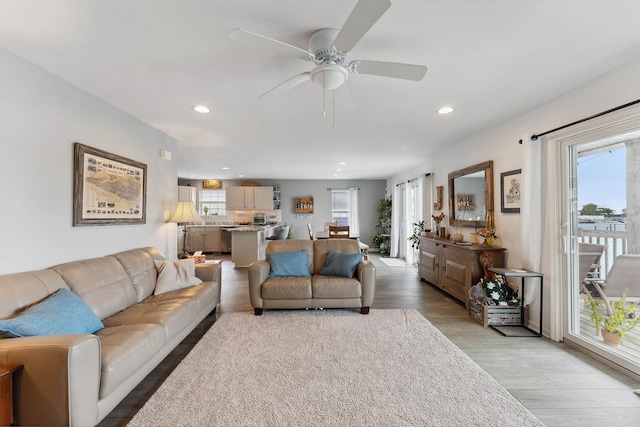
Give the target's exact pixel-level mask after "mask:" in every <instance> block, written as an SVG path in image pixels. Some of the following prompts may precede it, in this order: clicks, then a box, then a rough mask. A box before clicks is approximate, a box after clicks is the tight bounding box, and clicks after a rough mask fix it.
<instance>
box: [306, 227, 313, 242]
mask: <svg viewBox="0 0 640 427" xmlns="http://www.w3.org/2000/svg"><path fill="white" fill-rule="evenodd" d="M307 230H309V239H310V240H313V229H312V228H311V224H307Z"/></svg>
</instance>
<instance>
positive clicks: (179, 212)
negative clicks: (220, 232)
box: [169, 202, 202, 259]
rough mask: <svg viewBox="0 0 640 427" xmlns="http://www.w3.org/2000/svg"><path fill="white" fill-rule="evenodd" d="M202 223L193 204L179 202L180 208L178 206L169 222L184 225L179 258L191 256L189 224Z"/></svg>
mask: <svg viewBox="0 0 640 427" xmlns="http://www.w3.org/2000/svg"><path fill="white" fill-rule="evenodd" d="M198 221H200V222H201V221H202V218H200V215H198V211H197V210H196V207H195V205H194V204H193V202H178V206H176V212H175V213H174V214H173V216H172V217H171V219H170V220H169V222H175V223H178V224H183V226H184V230H183V232H182V238H183V242H182V251H181V252H180V255H179V256H178V257H179V258H181V259H182V258H186V257H187V256H188V255H189V254H188V253H187V250H188V249H189V248H188V247H187V223H189V222H198Z"/></svg>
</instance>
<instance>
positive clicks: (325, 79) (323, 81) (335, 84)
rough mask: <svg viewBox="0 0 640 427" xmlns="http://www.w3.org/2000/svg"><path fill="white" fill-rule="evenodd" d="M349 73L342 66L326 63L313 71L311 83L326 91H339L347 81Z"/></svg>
mask: <svg viewBox="0 0 640 427" xmlns="http://www.w3.org/2000/svg"><path fill="white" fill-rule="evenodd" d="M348 77H349V72H348V71H347V69H346V68H344V67H343V66H342V65H338V64H331V63H324V64H320V65H318V66H316V67H315V68H314V69H313V70H312V71H311V81H313V82H314V83H315V84H317V85H318V86H321V87H322V88H324V89H325V90H333V89H337V88H339V87H340V86H342V84H343V83H344V82H346V81H347V78H348Z"/></svg>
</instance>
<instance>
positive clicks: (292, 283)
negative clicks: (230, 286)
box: [249, 239, 376, 315]
mask: <svg viewBox="0 0 640 427" xmlns="http://www.w3.org/2000/svg"><path fill="white" fill-rule="evenodd" d="M301 251H306V257H307V262H306V264H307V267H308V275H305V276H289V277H282V276H275V277H274V276H273V271H272V266H271V264H270V257H271V255H272V254H274V253H275V254H277V253H294V252H301ZM330 253H334V254H335V253H337V254H346V255H353V256H357V255H356V254H358V255H360V248H359V246H358V242H357V240H352V239H321V240H313V241H312V240H274V241H271V242H269V244H268V245H267V249H266V254H267V259H266V260H260V261H256V262H254V263H252V264H251V265H250V266H249V296H250V299H251V305H252V307H253V308H254V312H255V314H256V315H260V314H262V313H263V310H264V309H296V308H360V311H361V313H363V314H367V313H369V309H370V307H371V304H372V303H373V297H374V293H375V284H376V268H375V266H374V265H373V264H372V263H371V262H370V261H367V260H361V261H360V262H359V263H358V264H357V266H356V267H355V272H354V274H353V277H346V276H337V275H326V274H321V273H323V269H324V267H325V264H326V262H327V258H328V257H330V255H329V254H330Z"/></svg>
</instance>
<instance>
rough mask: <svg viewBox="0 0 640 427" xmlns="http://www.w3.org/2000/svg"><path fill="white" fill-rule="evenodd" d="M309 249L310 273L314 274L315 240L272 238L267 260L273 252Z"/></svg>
mask: <svg viewBox="0 0 640 427" xmlns="http://www.w3.org/2000/svg"><path fill="white" fill-rule="evenodd" d="M298 251H307V264H308V265H309V275H311V274H313V271H314V266H313V242H312V241H311V240H306V239H305V240H292V239H287V240H270V241H269V244H268V245H267V260H268V259H269V254H270V253H272V252H298Z"/></svg>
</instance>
